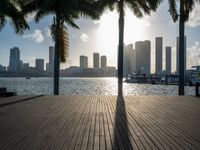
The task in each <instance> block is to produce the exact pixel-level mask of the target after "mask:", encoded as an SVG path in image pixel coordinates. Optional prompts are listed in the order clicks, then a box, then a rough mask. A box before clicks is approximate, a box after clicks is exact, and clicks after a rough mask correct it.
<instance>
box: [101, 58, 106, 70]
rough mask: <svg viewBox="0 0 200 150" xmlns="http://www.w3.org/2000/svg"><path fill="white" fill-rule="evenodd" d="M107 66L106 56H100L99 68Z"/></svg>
mask: <svg viewBox="0 0 200 150" xmlns="http://www.w3.org/2000/svg"><path fill="white" fill-rule="evenodd" d="M106 67H107V58H106V56H101V68H102V69H106Z"/></svg>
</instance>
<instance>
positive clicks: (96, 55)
mask: <svg viewBox="0 0 200 150" xmlns="http://www.w3.org/2000/svg"><path fill="white" fill-rule="evenodd" d="M93 68H99V53H93Z"/></svg>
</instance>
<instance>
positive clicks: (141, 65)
mask: <svg viewBox="0 0 200 150" xmlns="http://www.w3.org/2000/svg"><path fill="white" fill-rule="evenodd" d="M135 51H136V57H135V58H136V72H137V73H145V74H150V73H151V42H150V41H144V42H143V41H139V42H136V43H135Z"/></svg>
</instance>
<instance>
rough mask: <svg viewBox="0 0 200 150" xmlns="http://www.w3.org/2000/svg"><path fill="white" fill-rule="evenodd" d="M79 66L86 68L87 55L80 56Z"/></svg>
mask: <svg viewBox="0 0 200 150" xmlns="http://www.w3.org/2000/svg"><path fill="white" fill-rule="evenodd" d="M80 68H81V69H85V68H88V57H87V56H83V55H82V56H80Z"/></svg>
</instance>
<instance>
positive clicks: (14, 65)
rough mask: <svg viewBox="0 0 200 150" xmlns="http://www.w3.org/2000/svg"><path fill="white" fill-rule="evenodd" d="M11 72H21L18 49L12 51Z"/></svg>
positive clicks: (14, 48)
mask: <svg viewBox="0 0 200 150" xmlns="http://www.w3.org/2000/svg"><path fill="white" fill-rule="evenodd" d="M9 71H11V72H18V71H20V50H19V48H18V47H13V48H11V49H10V60H9Z"/></svg>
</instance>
